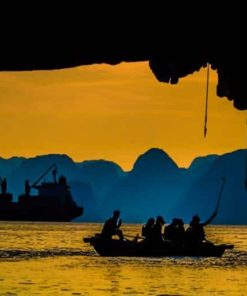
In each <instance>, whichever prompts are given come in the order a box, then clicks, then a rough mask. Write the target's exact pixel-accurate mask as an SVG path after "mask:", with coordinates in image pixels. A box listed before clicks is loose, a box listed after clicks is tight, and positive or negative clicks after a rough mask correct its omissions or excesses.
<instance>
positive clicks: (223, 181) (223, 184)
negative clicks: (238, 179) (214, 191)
mask: <svg viewBox="0 0 247 296" xmlns="http://www.w3.org/2000/svg"><path fill="white" fill-rule="evenodd" d="M221 180H222V184H221V188H220V192H219V196H218V200H217V203H216V207H215V211H218V210H219V206H220V202H221V199H222V193H223V190H224V187H225V182H226V178H225V177H221Z"/></svg>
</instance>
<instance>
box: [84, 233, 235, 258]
mask: <svg viewBox="0 0 247 296" xmlns="http://www.w3.org/2000/svg"><path fill="white" fill-rule="evenodd" d="M84 241H87V242H90V244H91V245H92V246H93V247H94V249H95V250H96V252H97V253H98V254H99V255H101V256H128V257H167V256H172V257H174V256H179V257H184V256H190V257H221V256H222V255H223V253H224V251H225V250H226V249H232V248H233V246H232V245H225V244H221V245H215V244H213V243H208V242H205V243H202V244H200V245H197V246H192V245H185V244H174V243H172V242H168V241H163V242H161V243H160V244H152V243H151V242H146V241H141V242H136V241H127V240H126V241H125V240H124V241H121V240H116V239H112V240H104V239H102V238H100V237H92V238H90V239H89V240H84Z"/></svg>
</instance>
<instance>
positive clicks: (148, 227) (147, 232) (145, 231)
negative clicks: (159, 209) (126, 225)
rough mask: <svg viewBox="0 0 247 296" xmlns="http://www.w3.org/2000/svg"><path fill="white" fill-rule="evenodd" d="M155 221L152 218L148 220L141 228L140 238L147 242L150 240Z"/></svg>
mask: <svg viewBox="0 0 247 296" xmlns="http://www.w3.org/2000/svg"><path fill="white" fill-rule="evenodd" d="M154 223H155V220H154V218H149V219H148V221H147V223H146V224H145V225H143V226H142V236H143V237H145V239H147V240H151V239H152V237H153V227H154Z"/></svg>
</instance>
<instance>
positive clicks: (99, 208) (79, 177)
mask: <svg viewBox="0 0 247 296" xmlns="http://www.w3.org/2000/svg"><path fill="white" fill-rule="evenodd" d="M246 157H247V149H242V150H237V151H233V152H230V153H227V154H224V155H208V156H204V157H198V158H196V159H194V161H193V162H192V163H191V165H190V167H189V168H188V169H184V168H179V167H178V166H177V164H176V163H175V162H174V161H173V160H172V159H171V157H170V156H169V155H168V154H167V153H166V152H164V151H163V150H161V149H158V148H152V149H150V150H148V151H147V152H145V153H144V154H142V155H140V156H139V157H138V158H137V160H136V162H135V163H134V166H133V169H132V170H131V171H129V172H124V171H123V170H122V169H121V167H120V166H119V165H118V164H116V163H114V162H111V161H106V160H90V161H84V162H80V163H76V162H74V161H73V160H72V159H71V158H70V157H68V156H67V155H57V154H50V155H43V156H37V157H34V158H23V157H12V158H10V159H3V158H0V176H2V177H6V178H7V180H8V190H9V191H10V192H12V193H13V194H14V197H15V199H17V196H18V195H19V194H20V193H22V192H23V191H24V182H25V180H26V179H28V180H30V183H33V182H35V181H36V179H37V178H38V177H39V176H40V175H41V174H42V173H43V172H44V171H45V170H46V169H47V168H48V167H49V166H50V165H51V164H52V163H56V164H57V167H58V173H60V174H63V175H65V176H66V177H67V178H68V181H69V183H70V185H71V190H72V194H73V196H74V199H75V200H76V202H77V203H78V205H82V206H83V207H84V215H83V216H82V217H80V218H78V219H77V220H78V221H104V220H105V219H106V218H107V217H109V216H110V215H111V212H112V211H113V210H114V209H120V210H121V212H122V218H123V220H124V221H125V222H144V221H146V220H147V218H149V217H151V216H153V217H155V216H157V215H162V216H163V217H164V218H165V220H166V221H167V222H168V223H169V222H170V221H171V219H172V218H173V217H182V218H183V219H184V221H185V223H189V222H190V219H191V216H192V215H194V214H198V215H200V216H201V218H202V220H204V219H207V218H208V217H209V216H210V214H211V213H212V211H213V210H214V208H215V205H216V202H217V198H218V195H219V191H220V187H221V184H222V177H225V178H226V183H225V188H224V192H223V196H222V202H221V205H220V210H219V213H218V216H217V217H216V219H215V220H214V221H213V223H215V224H247V188H246V187H245V180H246ZM45 178H46V179H47V180H48V179H49V178H51V176H49V175H47V176H46V177H45Z"/></svg>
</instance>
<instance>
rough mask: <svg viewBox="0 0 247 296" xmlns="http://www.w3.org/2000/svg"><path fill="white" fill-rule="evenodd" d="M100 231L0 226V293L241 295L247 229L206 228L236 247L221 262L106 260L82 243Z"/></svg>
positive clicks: (130, 229)
mask: <svg viewBox="0 0 247 296" xmlns="http://www.w3.org/2000/svg"><path fill="white" fill-rule="evenodd" d="M100 228H101V225H99V224H70V223H68V224H66V223H65V224H64V223H63V224H56V223H52V224H47V223H34V224H33V223H22V224H19V223H7V224H6V223H0V295H244V291H245V285H246V282H247V228H246V227H222V226H217V227H208V228H207V234H208V238H209V239H210V240H212V241H214V242H217V243H233V244H234V245H235V249H233V250H226V252H225V254H224V255H223V257H222V258H128V257H122V258H121V257H119V258H117V257H116V258H114V257H109V258H108V257H106V258H104V257H100V256H98V255H97V254H96V253H95V252H94V250H93V249H92V248H91V246H89V245H87V244H85V243H83V242H82V237H86V236H90V235H92V234H94V233H96V232H98V231H99V230H100ZM140 228H141V227H140V225H125V226H123V230H124V232H126V233H128V234H131V235H136V233H137V232H138V231H139V230H140ZM8 293H9V294H8ZM10 293H12V294H10Z"/></svg>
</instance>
